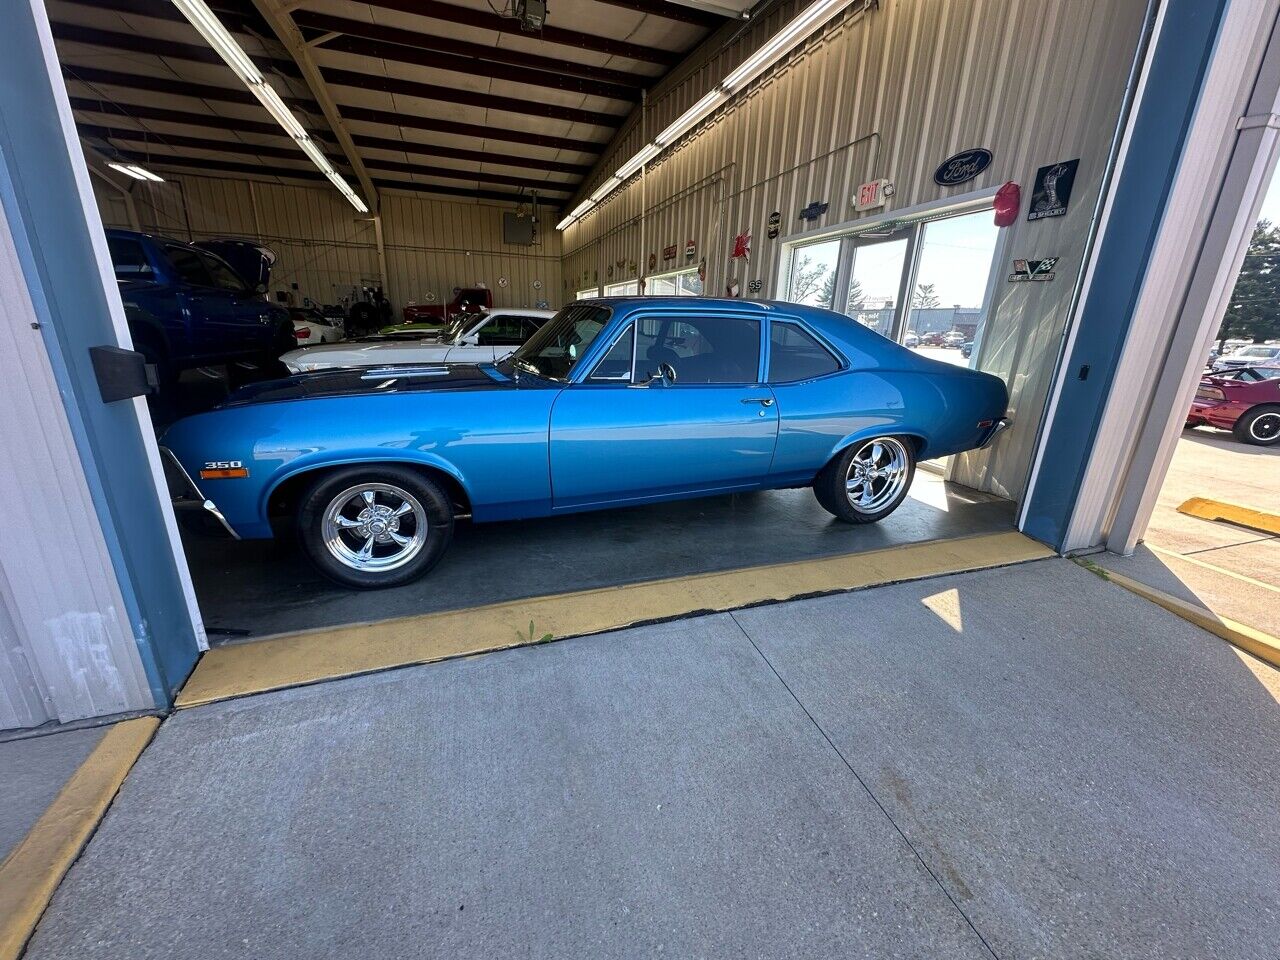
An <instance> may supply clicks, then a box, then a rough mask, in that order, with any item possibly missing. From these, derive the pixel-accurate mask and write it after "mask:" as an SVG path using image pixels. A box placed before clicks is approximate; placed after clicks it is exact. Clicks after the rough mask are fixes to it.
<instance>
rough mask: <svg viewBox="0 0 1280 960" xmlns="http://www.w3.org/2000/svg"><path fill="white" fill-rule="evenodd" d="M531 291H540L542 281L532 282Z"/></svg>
mask: <svg viewBox="0 0 1280 960" xmlns="http://www.w3.org/2000/svg"><path fill="white" fill-rule="evenodd" d="M533 289H535V290H541V289H542V281H541V280H535V281H533Z"/></svg>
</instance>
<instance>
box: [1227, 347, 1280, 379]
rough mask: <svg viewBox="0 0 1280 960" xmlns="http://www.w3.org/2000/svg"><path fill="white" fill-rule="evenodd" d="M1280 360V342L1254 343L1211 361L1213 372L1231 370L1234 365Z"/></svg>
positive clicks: (1259, 364) (1262, 363)
mask: <svg viewBox="0 0 1280 960" xmlns="http://www.w3.org/2000/svg"><path fill="white" fill-rule="evenodd" d="M1276 362H1280V343H1256V344H1253V345H1251V346H1248V347H1244V348H1242V349H1240V350H1237V351H1236V352H1235V353H1228V354H1227V355H1226V356H1222V357H1218V359H1217V360H1215V361H1213V372H1214V373H1221V372H1222V371H1223V370H1232V369H1234V368H1236V367H1262V366H1266V365H1267V364H1271V363H1276Z"/></svg>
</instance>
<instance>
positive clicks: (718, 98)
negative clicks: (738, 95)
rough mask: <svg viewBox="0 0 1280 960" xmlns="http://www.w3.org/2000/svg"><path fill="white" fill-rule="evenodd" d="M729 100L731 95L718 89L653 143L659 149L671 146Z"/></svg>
mask: <svg viewBox="0 0 1280 960" xmlns="http://www.w3.org/2000/svg"><path fill="white" fill-rule="evenodd" d="M728 99H729V95H728V94H727V93H725V92H724V91H723V90H721V89H720V88H719V87H717V88H716V89H715V90H712V91H711V92H710V93H708V94H707V95H706V96H705V97H703V98H702V99H701V100H699V101H698V102H697V103H695V104H694V105H693V106H692V107H690V108H689V109H688V110H686V111H685V112H684V113H682V114H680V116H679V117H677V118H676V121H675V123H673V124H671V126H669V127H667V129H665V130H663V131H662V132H661V133H660V134H658V135H657V136H656V137H655V138H654V140H653V142H654V143H655V144H657V145H658V147H659V148H661V147H667V146H670V145H671V143H672V142H673V141H674V140H675V139H676V138H677V137H679V136H680V135H681V134H682V133H684V132H685V131H686V130H688V129H689V128H690V127H692V126H693V125H694V124H695V123H697V122H698V121H699V120H701V119H702V118H703V117H705V116H706V115H707V114H709V113H710V112H711V111H712V110H714V109H715V108H716V107H718V106H720V104H722V103H724V102H725V101H726V100H728Z"/></svg>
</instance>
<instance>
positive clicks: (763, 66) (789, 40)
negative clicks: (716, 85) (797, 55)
mask: <svg viewBox="0 0 1280 960" xmlns="http://www.w3.org/2000/svg"><path fill="white" fill-rule="evenodd" d="M848 5H849V0H818V2H817V3H813V4H810V5H809V6H808V7H806V8H805V9H804V10H803V11H802V12H801V13H800V14H799V15H798V16H796V17H795V18H794V19H793V20H792V21H791V22H790V23H788V24H787V25H786V26H785V27H783V28H782V29H781V30H779V31H778V32H777V33H775V34H774V35H773V36H772V37H770V38H769V40H768V42H767V43H765V45H764V46H762V47H761V48H760V49H759V50H757V51H756V52H755V53H753V54H751V56H749V57H747V59H746V60H744V61H742V63H741V64H739V65H738V66H737V67H736V68H735V69H734V70H733V71H732V72H730V74H729V75H728V76H727V77H725V78H724V81H723V82H722V83H721V84H720V85H721V86H722V87H724V89H726V90H728V91H729V92H730V93H736V92H737V91H738V90H741V89H742V88H743V87H745V86H746V85H747V84H748V83H750V82H751V81H752V80H754V79H755V78H756V77H758V76H760V74H762V73H764V71H765V70H767V69H768V68H769V67H771V66H772V65H773V64H775V63H777V62H778V61H779V60H781V59H782V58H783V57H784V56H785V55H786V54H787V53H789V52H790V51H791V49H792V48H793V47H794V46H795V45H796V44H797V43H798V42H799V41H800V40H802V39H804V38H805V37H807V36H808V35H809V34H811V33H813V31H814V30H817V29H818V27H820V26H822V25H823V24H824V23H826V22H827V21H828V20H830V19H831V18H832V17H834V16H835V15H836V14H837V13H839V12H840V11H841V10H843V9H844V8H845V7H846V6H848Z"/></svg>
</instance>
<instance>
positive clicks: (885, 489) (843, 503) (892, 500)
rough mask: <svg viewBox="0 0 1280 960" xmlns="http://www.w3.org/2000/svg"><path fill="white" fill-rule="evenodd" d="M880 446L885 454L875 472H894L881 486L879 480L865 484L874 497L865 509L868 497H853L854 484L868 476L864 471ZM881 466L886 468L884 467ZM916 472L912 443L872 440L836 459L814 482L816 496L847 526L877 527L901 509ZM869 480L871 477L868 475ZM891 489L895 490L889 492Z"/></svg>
mask: <svg viewBox="0 0 1280 960" xmlns="http://www.w3.org/2000/svg"><path fill="white" fill-rule="evenodd" d="M877 444H878V445H880V447H881V448H882V451H883V452H882V453H881V455H880V457H879V459H878V461H876V462H877V464H878V465H877V467H876V468H875V469H876V470H879V469H884V470H886V471H891V474H892V475H891V476H890V475H886V476H884V477H881V478H879V479H880V480H881V481H883V482H882V483H880V484H879V485H877V478H875V477H871V479H868V480H866V481H865V483H866V484H870V489H871V495H870V497H869V498H868V499H866V501H865V505H864V504H863V502H862V501H863V500H864V495H863V494H859V496H858V497H857V498H855V497H853V496H852V493H851V491H850V484H851V483H855V484H856V483H858V480H859V478H862V477H863V476H864V471H866V470H867V467H866V463H867V459H866V458H868V457H870V456H871V455H872V454H873V452H874V448H875V445H877ZM855 458H858V460H859V465H858V466H857V467H855V465H854V460H855ZM879 464H883V467H881V466H879ZM915 472H916V452H915V445H914V444H913V443H912V442H911V440H910V439H908V438H907V437H891V436H885V437H872V438H868V439H866V440H860V441H858V442H857V443H853V444H850V445H849V446H848V447H846V448H845V449H844V450H842V451H841V452H840V453H838V454H836V455H835V456H834V457H832V458H831V461H830V462H829V463H828V464H827V465H826V466H825V467H823V468H822V469H821V470H820V471H818V475H817V477H815V478H814V481H813V494H814V496H815V497H817V498H818V503H820V504H821V505H822V508H823V509H824V510H826V511H827V512H828V513H830V514H832V515H833V516H835V517H837V518H838V519H840V520H843V521H845V522H846V523H876V522H877V521H880V520H883V519H884V518H885V517H887V516H888V515H889V514H891V513H893V511H894V510H896V509H898V505H899V504H901V503H902V501H903V500H904V499H905V498H906V496H907V491H908V490H910V489H911V481H912V479H913V478H914V477H915ZM866 476H871V475H870V474H869V473H868V474H866ZM890 486H892V490H890V489H889V488H890ZM855 489H858V490H866V489H867V487H866V486H865V485H864V486H858V487H856V488H855ZM855 500H856V501H859V502H855Z"/></svg>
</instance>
